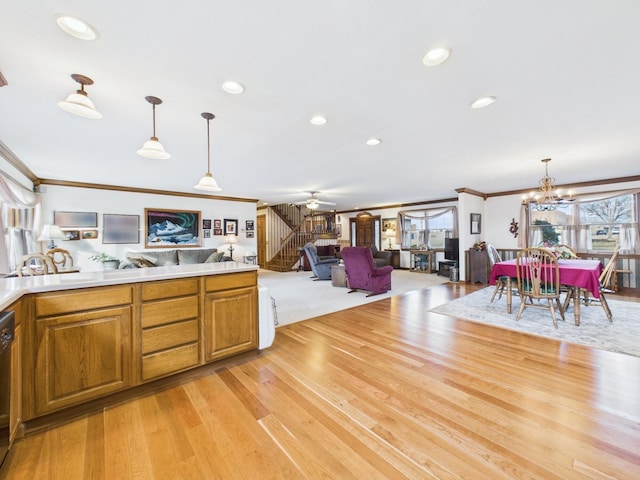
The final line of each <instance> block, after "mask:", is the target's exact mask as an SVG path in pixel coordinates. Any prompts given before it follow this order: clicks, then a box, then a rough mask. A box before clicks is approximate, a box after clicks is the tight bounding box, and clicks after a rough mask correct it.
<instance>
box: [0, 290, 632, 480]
mask: <svg viewBox="0 0 640 480" xmlns="http://www.w3.org/2000/svg"><path fill="white" fill-rule="evenodd" d="M475 289H476V287H471V286H464V285H462V284H459V285H442V286H437V287H433V288H431V289H428V290H424V291H422V292H413V293H411V294H408V295H405V296H400V297H393V298H390V299H385V300H381V301H379V302H374V303H371V304H367V305H365V306H362V307H358V308H355V309H351V310H345V311H342V312H337V313H335V314H330V315H326V316H323V317H319V318H317V319H314V320H310V321H305V322H300V323H296V324H292V325H289V326H286V327H282V328H279V329H278V332H277V335H276V340H275V344H274V345H273V347H271V348H270V349H268V350H266V351H264V352H263V353H262V354H261V355H259V356H258V357H257V358H254V359H252V360H249V361H246V362H244V363H242V364H238V365H234V366H231V367H229V368H225V369H224V370H222V371H220V372H219V373H218V374H210V375H207V376H203V377H201V378H196V379H193V380H190V381H189V382H185V383H184V384H182V385H179V386H175V387H172V388H169V389H167V390H165V391H162V392H160V393H157V394H154V395H149V396H146V397H142V398H137V399H134V400H130V401H127V402H125V403H121V404H119V405H114V406H111V407H109V408H106V409H105V410H104V411H103V412H101V413H99V414H93V415H89V416H84V417H82V418H79V419H77V420H75V421H73V422H68V423H66V424H63V425H60V426H57V427H55V428H51V429H49V430H47V431H44V432H41V433H37V434H32V435H29V436H27V437H26V438H25V439H23V440H21V441H19V442H18V443H17V445H15V446H14V448H13V449H12V451H11V452H10V454H9V457H8V458H7V462H6V464H5V465H4V467H3V468H2V470H1V471H0V478H1V479H11V480H17V479H28V480H32V479H38V480H54V479H60V480H76V479H83V480H84V479H105V480H118V479H171V480H176V479H197V480H199V479H214V478H220V479H242V480H247V479H280V478H282V479H298V478H311V479H319V478H322V479H359V480H362V479H365V480H372V479H401V478H412V479H435V478H438V479H458V478H465V479H474V480H475V479H491V480H496V479H515V478H517V479H525V478H526V479H545V480H549V479H558V480H568V479H638V478H640V423H639V422H640V358H637V357H633V356H629V355H622V354H615V353H610V352H605V351H600V350H595V349H591V348H587V347H582V346H577V345H572V344H565V343H559V342H555V341H550V340H547V339H544V338H540V337H534V336H527V335H523V334H519V333H516V332H512V331H506V330H500V329H496V328H492V327H488V326H483V325H480V324H477V323H471V322H465V321H462V320H458V319H455V318H450V317H447V316H444V315H439V314H435V313H430V312H428V309H429V308H430V307H432V306H435V305H439V304H442V303H444V302H446V301H448V300H450V299H452V298H456V297H458V296H459V295H463V294H465V293H469V292H470V291H472V290H475ZM353 295H355V294H353ZM603 321H606V320H604V317H603ZM639 321H640V320H639Z"/></svg>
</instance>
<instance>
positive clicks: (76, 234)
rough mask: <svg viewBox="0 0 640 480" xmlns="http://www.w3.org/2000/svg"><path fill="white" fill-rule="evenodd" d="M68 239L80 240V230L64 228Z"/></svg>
mask: <svg viewBox="0 0 640 480" xmlns="http://www.w3.org/2000/svg"><path fill="white" fill-rule="evenodd" d="M63 232H64V234H65V235H66V236H67V240H80V230H63Z"/></svg>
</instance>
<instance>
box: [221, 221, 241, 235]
mask: <svg viewBox="0 0 640 480" xmlns="http://www.w3.org/2000/svg"><path fill="white" fill-rule="evenodd" d="M224 234H225V235H229V234H232V235H237V234H238V220H232V219H229V218H225V219H224Z"/></svg>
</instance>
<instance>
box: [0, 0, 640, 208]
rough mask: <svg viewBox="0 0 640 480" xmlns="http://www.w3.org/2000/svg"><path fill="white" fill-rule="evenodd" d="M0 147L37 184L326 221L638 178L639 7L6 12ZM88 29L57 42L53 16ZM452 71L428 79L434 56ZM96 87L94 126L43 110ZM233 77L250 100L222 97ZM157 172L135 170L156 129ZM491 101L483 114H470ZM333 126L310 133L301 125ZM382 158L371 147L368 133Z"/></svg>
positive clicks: (18, 6)
mask: <svg viewBox="0 0 640 480" xmlns="http://www.w3.org/2000/svg"><path fill="white" fill-rule="evenodd" d="M2 3H3V6H2V12H1V14H0V71H1V72H2V73H3V75H4V76H5V78H6V80H7V81H8V86H5V87H2V88H0V141H2V142H3V143H5V144H6V146H7V147H9V148H10V149H11V150H12V151H13V153H15V155H16V156H17V157H18V158H19V159H20V160H21V161H22V162H24V163H25V164H26V165H27V166H28V167H29V168H31V170H32V171H33V172H34V173H35V174H36V175H37V176H38V177H40V178H46V179H59V180H69V181H78V182H90V183H100V184H116V185H124V186H129V187H139V188H153V189H163V190H171V191H179V192H191V193H197V192H198V191H197V190H194V189H193V185H195V184H196V183H197V182H198V180H199V178H200V177H201V176H202V174H203V173H204V172H205V171H206V160H207V149H206V145H207V143H206V138H207V137H206V121H205V120H204V119H203V118H202V117H201V116H200V114H201V113H202V112H212V113H214V114H215V115H216V118H215V119H214V120H212V122H211V144H212V147H211V164H212V165H211V170H212V173H213V174H214V176H215V178H216V180H217V181H218V183H219V184H220V186H221V187H222V189H223V190H222V192H220V195H225V196H229V197H242V198H256V199H260V200H261V201H267V202H270V203H279V202H294V201H299V200H303V199H305V198H306V197H307V196H308V195H307V194H305V193H304V192H308V191H310V190H316V191H320V192H321V193H320V195H319V197H320V198H321V199H322V200H329V201H333V202H336V203H337V208H338V209H339V210H340V209H351V208H354V207H358V206H366V207H369V208H371V207H375V206H380V205H388V204H395V203H399V202H416V201H424V200H432V199H442V198H451V197H455V196H456V193H455V189H456V188H460V187H468V188H471V189H474V190H478V191H481V192H486V193H491V192H499V191H505V190H513V189H521V188H526V189H530V188H534V187H536V186H537V181H538V179H539V178H540V177H541V176H542V175H543V173H544V167H543V165H542V164H541V163H540V160H541V159H542V158H545V157H551V158H552V159H553V160H552V162H551V163H550V164H549V170H550V172H549V173H550V174H551V175H552V176H554V177H555V178H556V181H557V183H559V184H567V183H574V182H582V181H591V180H597V179H603V178H604V179H608V178H616V177H624V176H629V175H637V174H638V173H640V172H639V171H638V167H637V164H638V158H639V157H640V155H639V153H640V135H639V132H640V61H638V56H639V53H640V27H639V25H640V2H639V1H638V0H614V1H612V0H602V1H599V0H562V1H558V0H537V1H520V2H514V1H513V0H488V1H484V2H479V1H474V0H441V1H430V0H404V1H402V2H391V1H387V2H385V1H371V0H348V1H345V0H323V1H320V2H317V1H316V2H312V1H303V0H273V1H269V2H266V1H256V0H208V1H206V0H185V1H182V2H176V1H175V0H173V1H168V0H153V1H152V0H136V1H131V0H127V1H124V0H110V1H91V2H88V1H86V0H29V1H24V0H4V1H3V2H2ZM58 13H69V14H73V15H76V16H78V17H81V18H83V19H85V20H87V21H88V22H90V23H91V24H93V25H94V26H95V27H96V28H97V30H98V32H99V35H100V36H99V38H98V39H97V40H95V41H93V42H88V41H82V40H78V39H75V38H72V37H70V36H69V35H67V34H65V33H64V32H62V30H60V29H59V28H58V26H57V25H56V22H55V18H54V17H55V15H56V14H58ZM440 45H447V46H449V47H450V48H451V49H452V55H451V57H450V58H449V60H448V61H447V62H446V63H445V64H443V65H440V66H438V67H426V66H424V65H423V64H422V57H423V55H424V54H425V53H426V51H427V50H428V49H430V48H432V47H434V46H440ZM72 73H80V74H84V75H87V76H89V77H91V78H92V79H93V80H94V82H95V84H94V85H92V86H89V87H87V91H88V93H89V97H90V98H91V99H92V100H93V102H94V103H95V105H96V107H97V109H98V110H100V111H101V113H102V114H103V115H104V117H103V118H102V119H100V120H89V119H84V118H80V117H76V116H73V115H70V114H69V113H67V112H64V111H63V110H61V109H59V108H58V107H57V106H56V103H57V102H58V101H60V100H63V99H64V98H65V97H66V96H67V95H68V94H69V93H71V92H72V91H74V90H75V89H76V88H77V87H78V85H77V84H76V83H75V82H74V81H73V80H72V79H71V78H70V75H71V74H72ZM228 79H233V80H236V81H239V82H241V83H242V84H244V85H245V87H246V92H245V93H244V94H243V95H238V96H232V95H229V94H227V93H225V92H223V91H222V90H221V88H220V86H221V84H222V82H223V81H225V80H228ZM147 95H154V96H157V97H160V98H161V99H162V100H163V101H164V103H163V104H162V105H160V106H158V107H157V110H156V115H157V123H156V127H157V135H158V137H159V138H160V141H161V142H162V144H163V145H164V146H165V148H166V149H167V151H169V152H170V153H171V154H172V158H171V159H169V160H149V159H146V158H142V157H140V156H138V155H136V153H135V152H136V150H137V149H139V148H140V147H141V146H142V143H143V142H144V141H145V140H146V139H148V137H149V136H150V135H151V130H152V122H151V117H152V110H151V105H150V104H149V103H147V102H146V101H145V96H147ZM483 95H494V96H496V97H497V98H498V101H497V103H495V104H494V105H492V106H490V107H488V108H485V109H480V110H474V109H471V108H469V105H470V103H471V102H472V101H473V100H475V99H476V98H478V97H480V96H483ZM316 113H322V114H325V115H326V116H327V117H328V119H329V122H328V123H327V124H326V125H324V126H322V127H318V126H313V125H311V124H310V123H309V118H310V117H311V116H312V115H313V114H316ZM372 136H373V137H379V138H381V139H382V144H380V145H378V146H376V147H370V146H367V145H366V144H365V141H366V140H367V139H368V138H369V137H372Z"/></svg>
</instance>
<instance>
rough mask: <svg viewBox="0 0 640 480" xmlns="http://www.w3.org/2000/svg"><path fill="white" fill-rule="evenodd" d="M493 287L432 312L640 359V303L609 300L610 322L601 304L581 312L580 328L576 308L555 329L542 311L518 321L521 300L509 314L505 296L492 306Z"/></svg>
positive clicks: (528, 312) (527, 313)
mask: <svg viewBox="0 0 640 480" xmlns="http://www.w3.org/2000/svg"><path fill="white" fill-rule="evenodd" d="M493 289H494V287H488V288H483V289H482V290H478V291H477V292H474V293H471V294H469V295H466V296H464V297H462V298H459V299H457V300H453V301H451V302H449V303H446V304H444V305H441V306H439V307H436V308H433V309H431V311H432V312H436V313H443V314H446V315H449V316H454V317H458V318H463V319H465V320H471V321H474V322H480V323H486V324H490V325H495V326H498V327H502V328H509V329H511V330H518V331H522V332H527V333H531V334H534V335H540V336H544V337H551V338H556V339H558V340H562V341H567V342H571V343H578V344H582V345H588V346H590V347H596V348H601V349H603V350H609V351H613V352H621V353H627V354H630V355H635V356H640V303H635V302H625V301H622V300H615V298H614V297H615V296H614V295H609V297H607V300H608V302H609V306H610V307H611V312H612V313H613V323H609V321H608V320H607V317H606V316H605V313H604V310H603V308H602V306H601V305H600V304H592V305H590V306H588V307H584V306H583V307H582V308H581V309H580V326H575V324H574V320H573V307H569V311H568V312H567V313H566V315H565V318H566V321H564V322H563V321H562V320H561V319H560V316H559V315H557V318H558V328H557V329H555V328H554V327H553V322H552V321H551V315H550V314H549V313H548V312H546V311H543V310H538V309H534V308H527V309H525V311H524V312H523V314H522V317H520V320H518V321H516V313H517V312H518V308H519V307H520V299H519V298H517V297H516V298H514V299H513V313H511V314H510V315H509V314H507V307H506V302H505V297H504V296H503V297H502V299H500V300H496V301H495V302H494V303H489V301H490V299H491V294H492V292H493Z"/></svg>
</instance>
